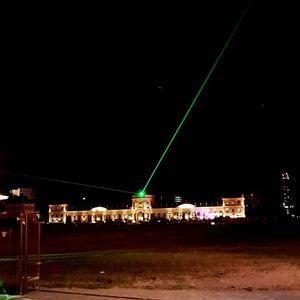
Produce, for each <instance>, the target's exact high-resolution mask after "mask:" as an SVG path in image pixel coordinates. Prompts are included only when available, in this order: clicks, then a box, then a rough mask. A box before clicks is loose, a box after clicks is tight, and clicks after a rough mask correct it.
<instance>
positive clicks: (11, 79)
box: [0, 0, 300, 202]
mask: <svg viewBox="0 0 300 300" xmlns="http://www.w3.org/2000/svg"><path fill="white" fill-rule="evenodd" d="M261 2H262V1H253V3H252V5H251V6H250V8H249V10H248V11H247V13H246V14H245V16H244V19H243V21H242V23H241V24H240V26H239V28H238V30H237V32H236V33H235V35H234V37H233V39H232V41H231V42H230V44H229V45H228V48H227V49H226V51H225V52H224V55H223V56H222V58H221V60H220V62H219V64H218V65H217V67H216V69H215V70H214V72H213V74H212V76H211V77H210V79H209V81H208V83H207V85H206V86H205V88H204V90H203V92H202V93H201V95H200V97H199V99H198V101H197V102H196V104H195V106H194V107H193V109H192V111H191V113H190V114H189V116H188V117H187V119H186V122H185V123H184V125H183V126H182V128H181V129H180V131H179V133H178V135H177V137H176V139H175V140H174V142H173V144H172V145H171V147H170V149H169V151H168V152H167V154H166V156H165V157H164V159H163V161H162V162H161V164H160V166H159V167H158V169H157V172H156V173H155V174H154V176H153V178H152V180H151V181H150V183H149V186H148V188H147V192H148V193H153V194H156V195H182V196H183V197H185V198H188V199H191V201H192V202H193V201H205V200H206V199H212V198H218V199H220V197H222V196H226V195H229V194H230V195H232V194H237V195H239V194H241V193H247V192H250V191H257V192H266V193H268V192H271V193H274V191H275V190H276V189H278V180H279V176H280V172H281V171H283V170H289V171H290V172H292V173H293V174H296V169H295V164H296V153H298V150H299V148H298V145H297V141H296V137H297V136H298V135H297V133H298V132H297V124H296V123H297V122H298V118H299V114H298V110H297V108H296V104H297V100H298V99H299V83H298V81H299V75H298V73H299V53H300V51H299V41H298V40H299V29H298V28H300V24H299V23H300V19H299V16H298V9H297V8H296V3H293V2H292V1H284V2H276V3H275V4H274V2H273V1H267V3H266V2H264V3H263V4H262V3H261ZM100 3H101V4H97V6H93V5H92V4H90V5H84V6H80V5H82V4H80V5H78V6H77V5H75V4H69V6H67V5H66V6H59V7H54V6H49V7H36V6H35V7H28V5H29V4H28V3H26V4H24V6H23V7H17V6H16V7H13V8H12V9H10V10H8V11H7V12H6V22H5V26H4V28H3V31H4V33H5V34H4V36H3V40H2V47H1V48H2V54H1V56H2V63H1V65H2V66H1V73H2V80H1V81H2V88H1V91H2V93H1V94H2V97H1V98H2V101H1V104H2V105H1V107H2V109H1V117H2V122H1V128H2V129H1V139H0V154H1V161H0V162H1V169H2V170H4V171H5V172H8V173H20V174H28V175H32V176H37V177H45V178H53V179H57V180H65V181H70V182H78V183H82V184H89V185H95V186H101V187H107V188H112V189H120V190H125V191H130V192H136V191H137V190H138V189H141V188H143V187H144V186H145V184H146V182H147V180H148V179H149V176H150V175H151V173H152V171H153V169H154V168H155V166H156V164H157V162H158V160H159V159H160V157H161V155H162V153H163V151H164V150H165V148H166V146H167V144H168V143H169V141H170V139H171V137H172V135H173V133H174V132H175V130H176V129H177V127H178V125H179V123H180V122H181V120H182V118H183V116H184V115H185V113H186V111H187V109H188V108H189V106H190V104H191V102H192V100H193V99H194V97H195V95H196V93H197V91H198V90H199V88H200V86H201V84H202V83H203V81H204V79H205V77H206V76H207V74H208V72H209V70H210V68H211V67H212V65H213V63H214V62H215V60H216V58H217V56H218V55H219V53H220V51H221V49H222V48H223V46H224V45H225V43H226V41H227V39H228V37H229V36H230V34H231V32H232V30H233V28H234V26H235V25H236V24H237V22H238V20H239V19H240V17H241V15H242V14H243V12H244V11H245V9H246V7H247V6H248V3H249V2H248V1H211V0H210V1H201V2H200V3H196V1H191V2H190V3H188V2H187V1H177V2H176V3H175V2H170V3H169V4H168V5H167V4H161V3H159V2H158V3H155V2H154V1H140V2H137V3H135V2H130V3H128V1H125V2H122V3H111V4H105V5H104V4H102V2H100ZM109 3H110V2H109ZM25 5H26V6H25ZM8 177H9V176H7V175H4V174H2V175H1V182H2V183H3V184H4V183H6V182H8V181H9V182H13V181H14V180H15V182H17V183H21V182H23V181H24V182H27V183H30V182H32V183H34V184H37V185H38V186H39V187H40V189H41V190H43V194H42V193H41V195H42V196H41V198H43V197H44V198H43V199H46V198H47V197H48V198H47V199H49V201H52V199H54V198H56V200H57V198H59V197H61V198H63V199H62V200H64V202H72V201H73V200H74V199H75V198H76V197H77V198H78V199H79V198H80V197H82V196H85V195H88V196H89V195H92V194H93V195H94V194H96V193H100V192H101V190H100V189H89V188H83V187H76V186H73V185H69V184H54V183H51V182H47V181H42V180H33V179H32V178H26V177H18V176H16V177H13V179H12V178H11V177H10V178H8ZM63 191H64V192H65V193H66V196H64V194H63ZM68 193H69V194H68ZM51 197H52V198H51ZM64 197H65V198H64ZM72 197H74V198H72ZM93 197H100V198H101V197H106V198H105V199H106V200H107V199H109V201H117V200H115V199H120V201H123V200H122V199H125V198H126V199H128V198H129V199H130V195H129V194H126V193H119V192H113V191H110V192H107V193H106V194H105V195H104V196H103V195H100V194H99V195H97V196H93ZM59 200H60V199H59ZM45 201H46V200H45ZM101 201H102V200H101Z"/></svg>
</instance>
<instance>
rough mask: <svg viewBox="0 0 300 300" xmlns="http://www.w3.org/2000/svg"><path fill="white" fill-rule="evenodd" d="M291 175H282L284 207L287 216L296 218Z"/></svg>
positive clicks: (285, 173)
mask: <svg viewBox="0 0 300 300" xmlns="http://www.w3.org/2000/svg"><path fill="white" fill-rule="evenodd" d="M290 186H291V184H290V175H289V173H288V172H284V173H282V174H281V193H282V207H283V208H284V210H285V213H286V214H287V215H291V216H294V213H293V212H294V208H295V203H294V200H293V197H292V194H291V187H290Z"/></svg>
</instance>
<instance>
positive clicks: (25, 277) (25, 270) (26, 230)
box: [24, 212, 28, 294]
mask: <svg viewBox="0 0 300 300" xmlns="http://www.w3.org/2000/svg"><path fill="white" fill-rule="evenodd" d="M27 279H28V214H27V213H26V212H25V233H24V293H25V294H26V293H27Z"/></svg>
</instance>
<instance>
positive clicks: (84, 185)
mask: <svg viewBox="0 0 300 300" xmlns="http://www.w3.org/2000/svg"><path fill="white" fill-rule="evenodd" d="M1 173H2V174H7V175H13V176H21V177H28V178H34V179H40V180H46V181H52V182H59V183H66V184H72V185H78V186H83V187H88V188H94V189H101V190H107V191H113V192H120V193H127V194H135V192H130V191H124V190H119V189H113V188H107V187H103V186H98V185H90V184H83V183H79V182H72V181H66V180H59V179H53V178H46V177H40V176H33V175H28V174H20V173H13V172H5V171H2V170H0V174H1Z"/></svg>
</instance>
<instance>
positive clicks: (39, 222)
mask: <svg viewBox="0 0 300 300" xmlns="http://www.w3.org/2000/svg"><path fill="white" fill-rule="evenodd" d="M37 226H38V228H37V229H38V230H37V257H36V259H37V262H36V264H37V277H38V280H40V268H41V267H40V266H41V262H40V254H41V221H38V224H37Z"/></svg>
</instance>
